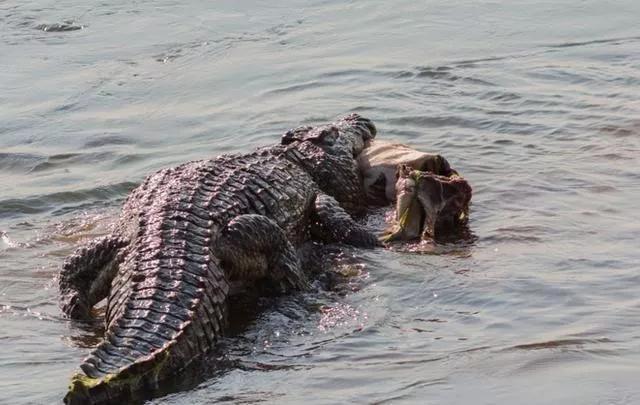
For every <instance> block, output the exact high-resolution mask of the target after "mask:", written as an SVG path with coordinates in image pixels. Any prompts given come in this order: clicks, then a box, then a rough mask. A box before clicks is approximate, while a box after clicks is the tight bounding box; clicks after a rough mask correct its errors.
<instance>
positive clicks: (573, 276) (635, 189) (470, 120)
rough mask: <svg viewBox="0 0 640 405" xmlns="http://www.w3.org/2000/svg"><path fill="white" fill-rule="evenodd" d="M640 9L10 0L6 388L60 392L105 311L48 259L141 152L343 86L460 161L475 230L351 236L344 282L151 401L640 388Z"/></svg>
mask: <svg viewBox="0 0 640 405" xmlns="http://www.w3.org/2000/svg"><path fill="white" fill-rule="evenodd" d="M638 15H640V3H638V2H636V1H633V0H628V1H624V0H622V1H617V2H615V5H613V4H610V3H607V2H602V1H589V0H587V1H580V2H577V1H536V0H523V1H518V2H507V1H471V0H468V1H456V2H449V1H443V0H430V1H426V2H413V1H407V0H398V1H393V2H390V1H367V2H350V3H347V2H343V1H336V0H324V1H312V2H302V1H294V0H287V1H281V2H276V3H274V2H266V1H265V2H262V1H247V2H234V1H222V2H216V3H215V4H214V3H211V2H200V1H195V0H184V1H181V2H176V1H174V0H164V1H153V2H152V1H142V0H141V1H134V2H131V1H122V0H116V1H112V2H96V1H89V2H79V1H74V0H63V1H59V0H57V1H53V0H37V1H36V0H32V1H28V0H26V1H19V2H18V1H13V0H8V1H4V2H2V3H0V55H1V56H0V231H2V232H3V234H2V235H0V343H1V345H2V350H0V403H8V404H23V403H24V404H31V403H36V404H40V403H42V404H44V403H58V402H60V400H61V398H62V396H63V395H64V393H65V390H66V386H67V383H68V380H69V377H70V375H71V374H72V373H73V371H74V369H75V368H76V367H77V365H78V364H79V363H80V361H81V359H82V358H83V357H84V356H85V355H86V354H87V353H88V352H89V351H90V349H91V347H92V346H94V345H95V344H97V342H98V341H99V336H100V331H99V330H97V331H96V329H95V328H92V327H82V326H81V325H77V324H73V323H70V322H68V321H66V320H64V319H63V318H62V317H61V314H60V311H59V310H58V308H57V303H56V302H57V292H56V287H55V286H56V284H57V281H56V274H57V272H58V270H59V267H60V264H61V262H62V260H63V258H64V256H65V255H67V254H69V253H70V252H71V251H72V250H73V249H74V247H75V246H77V245H78V244H79V243H81V242H82V241H84V240H86V239H87V238H91V237H93V236H96V235H101V234H103V233H105V232H106V229H107V227H108V225H109V224H110V222H111V221H113V219H114V218H115V216H116V215H117V213H118V210H119V208H120V205H121V203H122V201H123V199H124V197H125V196H126V195H127V193H128V191H129V190H130V189H131V188H133V187H134V186H135V185H136V184H138V183H139V182H140V181H141V180H142V179H143V178H144V177H145V176H146V175H147V174H149V173H151V172H153V171H154V170H156V169H159V168H162V167H167V166H170V165H174V164H177V163H180V162H184V161H188V160H190V159H198V158H205V157H209V156H216V155H218V154H221V153H225V152H234V151H248V150H251V149H252V148H255V147H257V146H262V145H266V144H270V143H273V142H275V141H276V140H277V139H278V137H279V135H280V134H282V133H283V132H284V131H285V130H286V129H288V128H290V127H294V126H297V125H299V124H300V123H306V124H315V123H320V122H324V121H328V120H331V119H333V118H335V117H337V116H340V115H342V114H344V113H346V112H350V111H357V112H359V113H361V114H362V115H365V116H367V117H369V118H371V119H373V120H374V121H375V123H376V124H377V126H378V128H379V137H380V138H381V139H382V138H384V139H393V140H398V141H402V142H405V143H408V144H410V145H413V146H415V147H416V148H419V149H422V150H425V151H437V152H439V153H441V154H443V155H444V156H446V157H447V158H448V160H449V161H450V162H451V163H452V165H453V166H454V167H455V168H456V169H458V170H459V171H460V172H461V173H462V174H464V175H465V176H466V177H467V179H468V180H469V181H470V183H471V184H472V186H473V187H474V192H475V194H474V198H473V207H472V212H471V222H470V226H471V229H472V231H473V233H474V235H475V237H476V239H475V241H474V242H473V243H459V244H452V245H448V246H443V247H441V249H440V251H439V254H433V255H416V254H407V253H401V252H394V251H385V250H376V251H358V250H347V251H346V252H345V256H346V257H350V256H355V258H349V260H346V259H345V263H346V264H345V266H352V267H353V263H357V266H355V270H354V269H353V268H349V269H348V271H347V273H350V274H354V276H353V277H351V278H350V279H349V280H348V281H346V282H345V284H344V285H342V286H340V287H339V288H338V291H334V292H325V293H321V294H315V295H309V296H302V297H296V298H292V299H289V300H286V299H285V300H282V302H279V303H278V305H275V306H272V307H270V308H267V309H266V310H264V311H263V312H260V313H259V314H257V315H256V316H255V317H254V319H253V320H252V321H250V322H249V323H248V324H246V325H244V326H243V327H242V328H241V330H240V331H238V333H237V335H235V336H232V337H230V338H229V340H228V341H226V342H225V345H226V347H227V348H228V351H227V355H226V357H225V359H224V364H225V367H223V368H222V369H221V370H220V372H219V373H217V374H215V375H212V376H211V377H210V378H207V379H205V381H203V382H201V383H200V384H199V385H198V386H197V387H194V388H192V389H189V390H186V391H183V392H179V393H175V394H172V395H169V396H167V397H164V398H159V399H156V400H154V401H153V403H156V404H191V403H210V402H213V401H220V402H228V403H256V402H266V403H284V404H297V403H301V402H305V403H308V404H333V403H378V404H383V403H385V404H386V403H389V404H390V403H393V404H400V403H433V404H441V403H471V402H473V403H475V404H496V403H500V404H511V403H519V404H557V403H581V404H602V403H617V404H633V403H638V402H640V388H638V386H637V377H638V375H640V333H639V332H638V328H637V325H638V323H639V322H640V253H639V250H638V240H639V237H640V221H639V219H638V213H637V209H638V199H639V197H640V164H639V162H638V158H639V157H640V101H639V98H638V94H639V89H640V20H638ZM64 27H71V28H73V29H72V30H66V29H65V30H62V28H64ZM75 28H81V29H75ZM382 215H383V213H380V212H377V213H375V215H374V216H373V218H372V219H370V221H371V223H373V224H378V225H380V218H381V217H382ZM376 221H377V222H376ZM349 263H351V264H349Z"/></svg>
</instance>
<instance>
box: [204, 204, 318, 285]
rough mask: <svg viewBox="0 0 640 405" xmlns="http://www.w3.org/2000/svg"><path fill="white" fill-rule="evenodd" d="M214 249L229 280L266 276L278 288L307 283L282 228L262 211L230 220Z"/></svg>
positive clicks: (247, 281) (252, 280) (248, 281)
mask: <svg viewBox="0 0 640 405" xmlns="http://www.w3.org/2000/svg"><path fill="white" fill-rule="evenodd" d="M215 251H216V253H217V255H218V257H219V258H220V260H221V265H222V268H223V269H224V270H225V271H226V272H227V276H228V277H229V279H230V281H231V283H232V284H233V283H234V282H239V283H240V284H242V285H244V286H253V285H254V284H255V282H256V281H258V280H261V279H262V280H269V281H271V282H273V284H275V286H276V287H277V288H278V289H279V290H280V291H282V292H284V291H289V290H292V289H301V288H305V287H306V286H307V280H306V277H305V276H304V274H303V273H302V269H301V267H300V262H299V260H298V256H297V254H296V250H295V248H294V247H293V245H292V244H291V242H290V241H289V239H288V238H287V236H286V234H285V233H284V231H283V230H282V228H280V227H279V226H278V224H276V223H275V222H274V221H273V220H272V219H270V218H268V217H265V216H264V215H254V214H248V215H240V216H237V217H236V218H234V219H233V220H231V221H230V222H229V224H227V226H226V227H225V229H224V230H223V231H222V233H221V235H220V237H219V238H218V240H217V242H216V244H215Z"/></svg>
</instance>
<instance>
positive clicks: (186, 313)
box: [65, 261, 228, 404]
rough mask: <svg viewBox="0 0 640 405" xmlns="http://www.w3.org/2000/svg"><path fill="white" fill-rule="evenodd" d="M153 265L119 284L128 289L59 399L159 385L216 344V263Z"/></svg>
mask: <svg viewBox="0 0 640 405" xmlns="http://www.w3.org/2000/svg"><path fill="white" fill-rule="evenodd" d="M156 264H157V266H156V268H155V269H153V270H149V271H146V272H144V273H145V275H144V277H142V276H139V275H138V276H136V275H134V276H133V277H131V278H132V280H130V281H129V283H121V284H122V285H120V286H119V287H120V288H127V289H130V293H128V294H126V298H124V300H123V301H124V303H123V305H122V306H121V309H120V312H119V313H117V314H111V316H110V318H111V319H110V323H109V324H108V329H107V332H106V334H105V338H104V340H103V342H102V343H100V344H99V345H98V346H97V347H96V349H95V350H94V351H93V352H92V353H91V354H90V355H89V356H88V357H87V358H86V359H85V360H84V362H83V363H82V364H81V366H80V368H81V369H82V372H79V373H77V374H75V375H74V376H73V377H72V380H71V384H70V387H69V392H68V393H67V396H66V397H65V403H67V404H86V403H90V404H102V403H112V402H114V401H116V400H118V401H123V400H130V399H132V398H137V397H141V395H142V396H144V393H145V392H147V393H148V392H158V391H162V384H163V382H164V381H166V380H167V379H169V378H171V377H173V376H175V375H176V373H177V372H180V371H182V370H184V369H185V368H187V367H188V366H190V365H191V364H192V363H193V362H194V360H196V359H199V358H201V357H202V354H203V353H207V352H208V351H210V350H211V349H212V348H213V347H214V346H215V343H216V341H217V339H218V338H219V337H220V336H221V335H222V330H223V327H224V323H225V321H226V298H227V294H228V284H227V281H226V279H225V277H224V273H223V272H222V270H221V268H220V267H219V266H218V265H217V264H215V262H210V263H204V264H196V263H190V262H187V261H183V262H182V263H180V264H181V265H176V264H177V263H173V267H172V268H169V267H167V266H163V265H162V263H156ZM170 276H171V277H170ZM116 287H117V286H116ZM117 292H118V291H115V293H116V294H115V295H114V294H113V292H112V296H111V298H114V297H116V298H117V297H118V294H117ZM109 306H110V307H113V304H111V305H109ZM108 321H109V319H108Z"/></svg>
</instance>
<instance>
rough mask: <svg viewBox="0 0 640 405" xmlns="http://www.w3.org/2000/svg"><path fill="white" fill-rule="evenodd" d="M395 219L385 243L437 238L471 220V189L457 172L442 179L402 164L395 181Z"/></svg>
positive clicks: (386, 235) (385, 236)
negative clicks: (469, 217) (469, 218)
mask: <svg viewBox="0 0 640 405" xmlns="http://www.w3.org/2000/svg"><path fill="white" fill-rule="evenodd" d="M396 192H397V199H396V217H395V222H394V224H393V225H392V227H391V228H390V229H389V230H387V231H386V234H385V235H383V241H385V242H391V241H394V240H411V239H416V238H421V239H435V238H436V237H438V236H439V235H440V234H441V233H443V232H447V231H448V230H452V229H455V228H457V227H459V226H460V225H463V224H465V223H466V222H467V220H468V215H469V202H470V201H471V187H470V186H469V183H467V181H466V180H465V179H463V178H462V177H460V176H459V175H458V174H457V173H456V174H452V175H451V176H440V175H437V174H433V173H432V172H428V171H419V170H412V169H411V167H409V166H406V165H401V166H399V168H398V180H397V182H396Z"/></svg>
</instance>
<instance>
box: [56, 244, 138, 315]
mask: <svg viewBox="0 0 640 405" xmlns="http://www.w3.org/2000/svg"><path fill="white" fill-rule="evenodd" d="M127 244H128V242H127V241H126V240H125V239H123V238H120V237H117V236H115V235H107V236H103V237H101V238H96V239H93V240H92V241H90V242H89V243H87V244H86V245H85V246H82V247H80V248H78V249H77V250H76V251H75V252H74V253H73V255H71V256H69V257H68V258H67V259H66V260H65V262H64V264H63V265H62V271H61V272H60V282H59V288H60V296H61V298H60V307H61V308H62V312H64V313H65V314H66V315H67V316H69V317H70V318H73V319H88V318H89V317H90V315H91V308H92V307H93V306H94V305H95V304H96V303H98V302H99V301H101V300H102V299H104V298H106V297H107V295H108V294H109V290H110V289H111V281H112V280H113V278H114V277H115V274H116V273H117V271H118V263H117V262H118V260H117V254H118V252H119V251H120V249H121V248H122V247H124V246H126V245H127Z"/></svg>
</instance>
